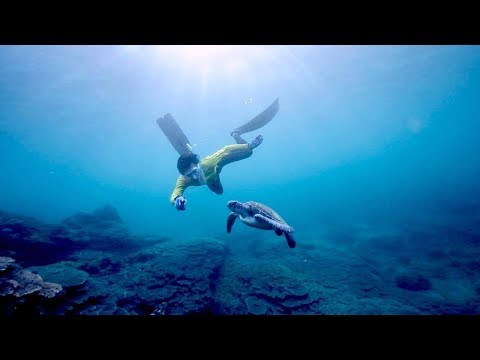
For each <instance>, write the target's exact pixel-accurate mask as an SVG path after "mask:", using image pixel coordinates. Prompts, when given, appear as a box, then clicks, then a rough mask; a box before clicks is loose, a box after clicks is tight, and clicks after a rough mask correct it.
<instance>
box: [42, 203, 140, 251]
mask: <svg viewBox="0 0 480 360" xmlns="http://www.w3.org/2000/svg"><path fill="white" fill-rule="evenodd" d="M51 237H52V238H53V239H54V240H55V242H57V243H70V244H72V246H74V247H75V248H76V249H83V248H86V247H88V248H90V249H95V250H105V251H111V252H114V251H117V252H118V251H126V250H129V251H130V250H132V249H137V248H139V247H140V246H141V245H143V244H141V243H140V242H138V241H136V238H135V237H133V236H131V235H130V232H129V230H128V229H127V227H126V226H125V224H124V223H123V221H122V219H121V218H120V216H119V215H118V213H117V211H116V210H115V209H114V208H113V207H112V206H110V205H107V206H104V207H101V208H99V209H97V210H95V211H93V213H91V214H89V213H84V212H80V213H77V214H75V215H73V216H70V217H68V218H66V219H65V220H64V221H63V222H62V224H61V225H60V226H58V227H56V228H55V229H54V230H53V231H52V233H51Z"/></svg>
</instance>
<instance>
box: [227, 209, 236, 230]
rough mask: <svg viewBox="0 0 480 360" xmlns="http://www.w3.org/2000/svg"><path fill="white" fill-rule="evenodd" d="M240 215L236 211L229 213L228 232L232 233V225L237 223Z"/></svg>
mask: <svg viewBox="0 0 480 360" xmlns="http://www.w3.org/2000/svg"><path fill="white" fill-rule="evenodd" d="M237 217H238V215H237V214H235V213H234V212H231V213H230V215H228V218H227V233H229V234H230V231H232V226H233V224H234V223H235V220H237Z"/></svg>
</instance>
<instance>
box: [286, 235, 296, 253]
mask: <svg viewBox="0 0 480 360" xmlns="http://www.w3.org/2000/svg"><path fill="white" fill-rule="evenodd" d="M284 234H285V238H286V239H287V243H288V246H289V247H290V248H292V249H293V248H294V247H295V246H297V242H296V241H295V239H294V238H293V235H292V234H291V233H287V232H285V233H284Z"/></svg>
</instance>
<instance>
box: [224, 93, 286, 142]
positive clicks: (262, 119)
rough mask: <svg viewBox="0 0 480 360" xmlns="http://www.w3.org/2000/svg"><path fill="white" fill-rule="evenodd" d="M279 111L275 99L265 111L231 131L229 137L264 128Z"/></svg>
mask: <svg viewBox="0 0 480 360" xmlns="http://www.w3.org/2000/svg"><path fill="white" fill-rule="evenodd" d="M278 109H279V103H278V98H276V99H275V101H274V102H273V103H272V104H271V105H270V106H269V107H268V108H266V109H265V110H263V111H262V112H261V113H260V114H258V115H257V116H255V117H254V118H253V119H252V120H250V121H249V122H247V123H246V124H243V125H242V126H239V127H238V128H236V129H235V130H232V132H231V133H230V135H232V134H234V133H238V134H240V135H241V134H245V133H248V132H250V131H254V130H257V129H260V128H261V127H263V126H265V125H266V124H268V123H269V122H270V120H272V119H273V117H274V116H275V115H276V114H277V112H278Z"/></svg>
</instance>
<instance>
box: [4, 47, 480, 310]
mask: <svg viewBox="0 0 480 360" xmlns="http://www.w3.org/2000/svg"><path fill="white" fill-rule="evenodd" d="M479 94H480V48H479V47H478V46H399V45H396V46H385V45H384V46H260V45H256V46H136V45H128V46H0V165H1V173H0V209H1V210H4V211H7V212H11V213H17V214H23V215H25V216H31V217H34V218H36V219H38V220H39V221H42V222H45V223H47V224H57V223H60V222H61V221H62V220H63V219H65V218H67V217H68V216H71V215H72V214H74V213H77V212H92V211H94V210H95V209H97V208H99V207H101V206H103V205H105V204H110V205H112V206H113V207H114V208H115V209H116V211H117V212H118V214H119V216H120V217H121V218H122V219H123V221H124V222H125V224H126V226H128V228H129V229H130V231H131V232H132V233H134V234H139V235H149V234H154V235H159V236H166V237H169V238H171V239H173V241H177V240H178V241H180V240H182V241H183V240H184V241H187V242H188V241H189V240H190V239H195V238H202V237H210V238H219V239H221V240H222V241H224V242H225V243H226V244H227V246H231V247H232V249H233V250H232V251H234V253H235V254H237V256H238V257H243V258H248V257H249V254H250V253H249V252H248V251H253V250H252V249H251V247H242V244H239V243H240V242H242V241H243V240H242V237H243V238H244V239H246V240H245V243H247V242H249V243H251V242H252V241H253V242H264V246H265V247H266V249H267V250H266V252H267V253H268V247H269V246H276V244H277V243H278V245H279V246H280V247H279V249H280V250H278V249H277V248H275V249H277V250H275V251H276V252H275V259H276V260H275V262H278V264H280V265H282V264H283V265H285V264H286V262H285V261H284V259H283V258H282V257H283V256H287V254H289V255H288V256H290V254H291V253H292V251H297V250H300V251H304V254H305V255H302V259H301V261H300V260H299V262H298V263H297V264H296V265H292V266H291V268H292V269H297V270H298V266H300V265H301V266H303V268H302V269H303V270H302V273H304V272H305V271H307V272H308V271H310V270H311V271H312V272H315V274H317V273H316V271H320V270H318V267H317V268H315V269H313V267H315V265H312V269H310V270H308V269H307V266H308V265H307V264H309V262H307V260H308V261H310V259H309V258H308V256H312V260H311V261H310V262H314V259H313V258H314V256H313V255H312V254H316V252H315V250H313V249H314V248H317V249H322V247H326V248H329V249H334V250H335V251H336V250H339V251H340V250H342V251H343V253H344V254H357V255H358V256H361V257H363V258H365V257H367V258H368V259H369V260H371V261H374V262H375V261H377V262H379V261H380V260H382V261H380V262H381V264H380V263H376V264H377V265H372V266H373V267H374V270H375V271H378V272H379V273H383V274H385V273H392V271H393V272H395V271H396V270H398V269H399V266H400V265H398V264H400V263H396V262H395V261H393V260H391V262H389V261H390V260H389V259H390V258H389V256H392V254H397V255H398V256H400V255H402V256H403V257H402V259H403V261H404V262H403V263H402V264H404V265H405V264H407V265H408V264H412V263H413V264H415V266H414V270H415V271H417V272H418V271H419V272H420V275H422V276H425V277H427V278H429V279H430V280H429V281H430V282H431V283H432V284H433V285H432V290H428V291H436V293H435V294H440V295H438V296H443V298H442V299H443V300H442V301H443V302H444V303H445V304H454V305H455V306H457V305H458V306H467V305H468V306H469V307H468V306H467V310H465V311H464V312H467V313H477V312H480V301H479V299H478V297H479V296H480V295H479V293H480V290H479V289H480V283H478V282H477V283H476V282H475V278H476V277H478V272H479V270H480V265H477V267H475V264H473V265H472V262H475V258H474V259H473V260H472V259H470V260H469V262H468V264H470V265H468V266H470V267H469V268H468V269H470V270H468V271H467V270H465V271H464V272H462V271H463V269H464V267H463V266H464V265H462V264H461V263H460V264H458V263H454V264H453V265H452V269H454V270H452V271H460V273H457V272H456V273H455V274H456V275H455V276H454V277H450V276H449V275H448V274H447V275H445V274H443V273H442V274H441V275H439V274H437V273H436V272H435V271H436V270H431V269H430V268H429V266H431V267H432V269H437V268H438V269H439V268H444V267H445V264H444V263H443V262H442V263H441V264H442V265H438V266H436V265H435V261H440V260H438V259H434V258H428V259H425V258H423V257H422V258H421V259H420V255H419V258H418V259H416V258H415V256H416V254H418V253H419V252H420V250H419V249H422V251H423V250H425V248H427V249H430V250H431V251H438V252H440V253H442V254H446V255H445V256H446V257H450V258H451V257H452V256H454V255H455V254H453V255H452V253H449V252H448V251H450V250H451V248H448V249H450V250H448V249H446V247H445V246H446V245H445V241H447V240H448V241H453V242H452V243H449V246H452V247H453V248H454V250H455V251H456V252H457V256H458V257H459V259H460V260H458V259H456V258H455V259H454V260H452V261H457V262H458V261H460V262H461V258H462V256H463V255H462V251H464V252H465V253H466V254H470V255H471V254H476V252H477V253H480V251H479V250H480V248H479V245H480V240H479V239H480V181H479V180H480V156H478V154H480V142H479V141H478V137H479V134H480V121H479V118H480V107H479V106H478V104H479V100H480V98H479ZM277 97H278V98H279V101H280V110H279V112H278V114H277V115H276V116H275V118H274V119H273V120H272V121H271V122H270V123H268V124H267V125H266V126H265V127H264V128H262V129H260V130H258V131H255V132H253V133H249V134H245V138H246V139H247V140H252V139H253V138H254V137H255V136H256V135H258V134H262V135H263V137H264V141H263V143H262V144H261V146H260V147H258V148H257V149H255V150H254V154H253V155H252V156H251V157H250V158H248V159H245V160H242V161H239V162H235V163H232V164H229V165H227V166H226V167H225V168H224V169H223V171H222V173H221V179H222V183H223V187H224V193H223V194H222V195H220V196H219V195H216V194H214V193H213V192H211V191H210V190H209V189H208V188H207V187H205V186H204V187H191V188H188V189H187V191H186V192H185V196H186V198H187V200H188V203H187V210H186V211H177V210H176V209H175V208H174V207H173V206H172V205H171V204H170V203H169V197H170V194H171V192H172V191H173V188H174V185H175V182H176V179H177V177H178V171H177V169H176V161H177V157H178V154H177V153H176V151H175V150H174V149H173V147H172V146H171V145H170V143H169V142H168V141H167V139H166V138H165V136H164V135H163V133H162V132H161V131H160V129H159V128H158V126H157V124H156V122H155V120H156V119H157V118H159V117H161V116H163V115H165V114H166V113H171V114H172V115H173V116H174V118H175V119H176V120H177V121H178V123H179V124H180V126H181V127H182V129H183V130H184V131H185V133H186V134H187V136H188V138H189V139H190V141H191V142H192V143H194V144H195V150H196V152H197V153H198V154H200V155H201V156H202V157H204V156H207V155H209V154H211V153H213V152H214V151H217V150H218V149H220V148H221V147H222V146H224V145H228V144H232V143H234V140H233V139H232V137H231V136H230V135H229V133H230V131H231V130H232V129H233V128H235V127H237V126H239V125H241V124H242V123H244V122H246V121H248V120H250V119H251V118H253V117H254V116H255V115H257V114H258V113H260V112H261V111H262V110H263V109H265V108H266V107H267V106H268V105H270V104H271V103H272V101H273V100H275V98H277ZM232 199H235V200H240V201H248V200H254V201H258V202H261V203H264V204H266V205H269V206H271V207H272V208H273V209H275V210H276V211H277V212H278V213H279V214H280V215H281V216H282V217H283V218H284V219H285V220H286V221H287V222H288V223H289V224H291V225H292V226H294V227H295V229H296V234H295V236H296V239H297V243H298V244H299V248H298V249H294V250H290V249H288V248H287V246H286V242H285V240H284V239H283V238H277V237H276V236H275V235H274V234H273V233H270V232H260V231H259V230H257V229H252V228H249V227H247V226H245V225H243V224H241V223H239V222H238V223H236V224H235V226H234V230H233V232H234V233H235V235H234V237H227V235H226V230H225V222H226V217H227V215H228V213H229V210H228V209H227V208H226V203H227V201H229V200H232ZM419 232H420V233H421V234H423V235H421V236H420V235H419V236H412V234H418V233H419ZM452 234H457V235H452ZM459 234H460V235H459ZM461 234H464V238H459V237H461V236H462V235H461ZM465 234H466V235H465ZM232 236H233V235H232ZM452 236H453V238H452ZM392 238H394V240H393V242H392ZM446 238H448V239H447V240H445V239H446ZM252 239H253V240H252ZM382 239H389V240H382ZM452 239H453V240H452ZM369 241H370V242H369ZM386 244H388V245H386ZM301 245H303V246H306V245H308V246H310V248H309V249H310V250H311V251H310V252H309V250H308V249H303V250H302V248H301ZM235 246H236V247H237V248H235ZM385 247H387V248H388V249H386V250H385ZM389 247H390V248H389ZM235 249H236V250H235ZM249 249H250V250H249ZM378 249H384V250H385V252H384V253H381V252H380V253H378V252H377V251H379V250H378ZM235 251H236V252H235ZM389 251H390V252H389ZM425 251H427V252H428V250H425ZM289 252H290V253H289ZM319 252H320V253H321V250H319ZM285 253H286V254H285ZM251 254H254V253H251ZM284 254H285V255H284ZM259 256H260V255H259ZM339 256H340V255H339ZM251 257H252V258H253V257H254V256H253V255H252V256H251ZM382 257H383V258H382ZM404 258H406V259H404ZM331 260H332V263H331V266H329V269H330V270H331V271H333V270H332V268H333V269H334V267H335V263H336V262H335V259H331ZM417 260H418V261H417ZM269 261H270V260H269ZM441 261H444V258H442V259H441ZM420 263H424V267H421V266H420V265H419V264H420ZM342 264H343V263H342ZM455 264H456V266H455ZM407 265H405V266H406V267H405V268H402V269H401V270H402V271H404V270H405V271H407V270H408V271H410V269H408V267H407ZM295 266H297V268H295ZM341 266H342V270H341V271H342V272H345V271H347V272H348V271H350V270H351V271H352V272H355V270H354V269H353V268H349V267H348V265H345V264H344V265H341ZM465 266H467V265H465ZM297 270H295V271H297ZM430 270H431V271H430ZM292 271H293V270H292ZM339 271H340V270H339ZM319 274H320V275H319ZM319 274H317V275H315V277H316V278H317V279H318V278H321V277H322V275H321V273H319ZM459 274H460V275H459ZM462 274H463V275H462ZM292 276H295V275H292ZM379 276H380V275H379ZM462 276H464V278H462V279H465V284H464V286H463V287H462V290H461V291H460V290H458V289H457V288H455V289H453V290H452V288H451V286H453V285H451V283H449V282H448V281H450V280H451V279H456V280H452V282H453V281H457V283H458V278H459V277H460V278H461V277H462ZM436 279H437V280H438V281H437V280H436ZM397 280H398V279H397ZM447 280H448V281H447ZM332 281H333V280H332ZM397 283H398V281H397ZM339 291H340V290H339ZM428 291H427V292H428ZM459 291H460V292H461V293H462V294H463V295H462V298H461V299H460V300H458V299H457V298H456V297H455V296H457V295H452V294H459ZM417 293H420V292H415V294H417ZM435 296H436V295H435ZM458 296H460V295H458ZM392 298H395V297H394V296H392ZM439 301H440V300H439ZM442 301H440V302H442ZM465 304H467V305H465ZM452 306H453V305H452ZM325 309H326V308H325ZM362 309H364V308H362ZM386 309H387V308H386ZM391 309H392V308H388V309H387V310H384V309H382V308H381V306H380V307H377V308H374V310H372V312H373V313H384V312H387V313H389V312H395V311H394V310H391ZM449 309H450V308H448V307H446V308H444V309H442V310H439V312H444V313H448V312H449ZM455 309H457V308H455ZM462 309H464V308H462ZM455 311H457V310H452V312H455ZM462 311H463V310H458V311H457V312H462ZM321 312H324V313H328V312H330V313H342V312H343V310H340V309H330V310H328V309H327V310H324V311H323V310H322V311H321ZM358 312H360V313H361V312H363V310H359V311H358ZM399 312H402V311H401V310H400V311H399ZM406 312H407V311H406ZM420 312H421V311H420ZM425 312H427V313H429V312H432V311H430V310H425ZM433 312H434V311H433Z"/></svg>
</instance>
